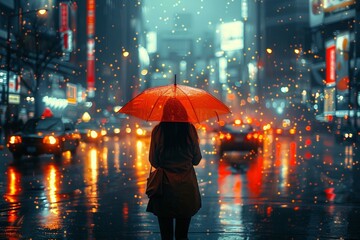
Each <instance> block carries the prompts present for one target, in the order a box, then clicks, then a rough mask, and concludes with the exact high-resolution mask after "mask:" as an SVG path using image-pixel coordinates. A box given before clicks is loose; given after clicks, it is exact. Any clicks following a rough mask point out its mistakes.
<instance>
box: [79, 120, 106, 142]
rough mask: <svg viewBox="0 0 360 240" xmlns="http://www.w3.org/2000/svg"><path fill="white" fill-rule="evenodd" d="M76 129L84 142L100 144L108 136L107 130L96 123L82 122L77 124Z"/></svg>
mask: <svg viewBox="0 0 360 240" xmlns="http://www.w3.org/2000/svg"><path fill="white" fill-rule="evenodd" d="M75 128H76V130H77V131H78V132H79V134H80V137H81V141H84V142H94V143H100V142H101V141H102V138H103V137H104V136H106V134H107V131H106V129H105V128H103V127H102V126H100V124H99V123H97V122H96V121H80V122H77V123H76V125H75Z"/></svg>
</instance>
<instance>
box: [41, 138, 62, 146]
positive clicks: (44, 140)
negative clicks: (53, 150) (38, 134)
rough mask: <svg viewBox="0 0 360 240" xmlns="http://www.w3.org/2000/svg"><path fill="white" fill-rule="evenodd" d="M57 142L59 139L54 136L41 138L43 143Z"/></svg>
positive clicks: (53, 143)
mask: <svg viewBox="0 0 360 240" xmlns="http://www.w3.org/2000/svg"><path fill="white" fill-rule="evenodd" d="M58 142H59V140H58V139H57V138H56V137H54V136H45V137H44V139H43V143H45V144H50V145H55V144H57V143H58Z"/></svg>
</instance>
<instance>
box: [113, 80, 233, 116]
mask: <svg viewBox="0 0 360 240" xmlns="http://www.w3.org/2000/svg"><path fill="white" fill-rule="evenodd" d="M119 112H120V113H126V114H129V115H132V116H135V117H138V118H141V119H143V120H146V121H164V122H194V123H196V122H197V123H200V122H202V121H204V120H207V119H210V118H213V117H219V115H221V114H227V113H230V109H229V108H228V107H227V106H226V105H225V104H224V103H222V102H221V101H220V100H218V99H217V98H216V97H214V96H213V95H211V94H210V93H208V92H206V91H204V90H202V89H199V88H193V87H189V86H185V85H179V84H171V85H166V86H160V87H153V88H149V89H146V90H145V91H143V92H142V93H140V94H139V95H138V96H136V97H135V98H133V99H132V100H130V101H129V102H128V103H126V104H125V105H124V106H123V107H122V108H121V109H120V110H119Z"/></svg>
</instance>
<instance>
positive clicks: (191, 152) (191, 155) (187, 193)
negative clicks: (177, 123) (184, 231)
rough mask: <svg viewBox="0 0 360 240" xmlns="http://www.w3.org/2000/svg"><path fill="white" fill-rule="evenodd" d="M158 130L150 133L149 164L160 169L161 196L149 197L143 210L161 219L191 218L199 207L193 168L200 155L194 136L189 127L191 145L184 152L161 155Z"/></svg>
mask: <svg viewBox="0 0 360 240" xmlns="http://www.w3.org/2000/svg"><path fill="white" fill-rule="evenodd" d="M161 131H162V130H161V127H159V125H158V126H156V127H155V128H154V130H153V131H152V135H151V143H150V152H149V161H150V163H151V165H152V166H154V167H155V168H157V167H159V166H161V167H162V168H163V169H164V179H163V195H162V196H160V197H154V198H150V200H149V203H148V206H147V209H146V211H148V212H152V213H154V214H155V215H156V216H162V217H174V218H181V217H191V216H193V215H195V214H196V213H197V212H198V211H199V209H200V207H201V197H200V192H199V186H198V182H197V178H196V174H195V169H194V166H193V165H198V164H199V162H200V160H201V158H202V156H201V152H200V147H199V141H198V135H197V132H196V129H195V127H194V126H193V125H191V128H190V136H191V142H189V144H188V147H187V149H181V150H180V149H179V150H178V151H177V152H173V153H171V154H170V156H169V155H167V156H164V155H165V154H162V152H163V138H162V137H161V136H162V134H161Z"/></svg>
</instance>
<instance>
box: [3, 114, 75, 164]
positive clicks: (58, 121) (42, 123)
mask: <svg viewBox="0 0 360 240" xmlns="http://www.w3.org/2000/svg"><path fill="white" fill-rule="evenodd" d="M79 141H80V135H79V133H77V132H76V130H75V127H74V124H73V122H72V121H71V120H67V119H64V118H59V117H40V118H32V119H29V120H28V121H27V122H26V123H25V124H24V126H23V128H22V129H21V131H20V132H17V133H15V134H13V135H11V136H9V140H8V142H7V147H8V149H9V150H10V152H11V153H12V155H13V158H14V160H15V161H19V160H20V159H21V158H22V156H23V155H31V156H38V155H41V154H53V155H54V156H55V158H56V159H60V158H61V156H62V153H63V152H66V151H70V152H71V153H72V155H74V154H76V149H77V147H78V146H79Z"/></svg>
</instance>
